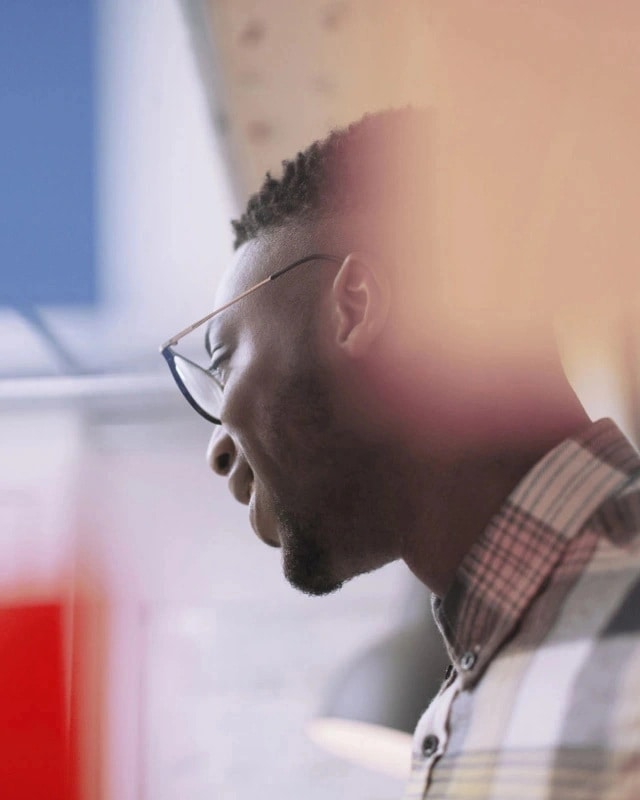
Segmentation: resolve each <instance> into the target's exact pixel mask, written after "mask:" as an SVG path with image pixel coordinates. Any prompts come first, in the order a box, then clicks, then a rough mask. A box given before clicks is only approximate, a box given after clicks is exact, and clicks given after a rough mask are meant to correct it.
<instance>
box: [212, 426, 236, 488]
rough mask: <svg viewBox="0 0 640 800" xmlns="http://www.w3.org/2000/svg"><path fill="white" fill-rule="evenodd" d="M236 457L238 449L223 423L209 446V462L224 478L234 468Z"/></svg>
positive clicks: (216, 430)
mask: <svg viewBox="0 0 640 800" xmlns="http://www.w3.org/2000/svg"><path fill="white" fill-rule="evenodd" d="M236 457H237V450H236V446H235V444H234V442H233V439H232V438H231V436H229V434H228V433H227V432H226V431H225V430H224V428H223V427H222V425H219V426H217V427H216V429H215V431H214V432H213V434H212V436H211V440H210V441H209V447H208V448H207V463H208V464H209V466H210V467H211V469H212V470H213V471H214V472H215V473H216V474H217V475H220V476H222V477H223V478H224V477H225V476H226V475H228V474H229V473H230V472H231V470H232V469H233V464H234V461H235V460H236Z"/></svg>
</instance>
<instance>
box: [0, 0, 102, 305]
mask: <svg viewBox="0 0 640 800" xmlns="http://www.w3.org/2000/svg"><path fill="white" fill-rule="evenodd" d="M94 37H95V31H94V20H93V8H92V4H91V2H90V1H89V0H0V306H2V305H4V306H6V305H13V306H18V307H27V306H33V305H89V304H93V303H95V302H96V299H97V298H96V290H97V281H96V259H95V196H94V195H95V155H96V154H95V99H94V95H95V83H94V77H95V76H94V72H95V65H94V56H95V53H94V51H95V41H94Z"/></svg>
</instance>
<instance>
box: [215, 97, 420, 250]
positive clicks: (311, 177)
mask: <svg viewBox="0 0 640 800" xmlns="http://www.w3.org/2000/svg"><path fill="white" fill-rule="evenodd" d="M430 131H431V114H430V112H428V111H427V110H425V109H415V108H410V107H408V108H402V109H389V110H386V111H379V112H376V113H371V114H366V115H365V116H364V117H362V119H360V120H359V121H358V122H354V123H353V124H351V125H349V126H348V127H347V128H343V129H337V130H334V131H332V132H331V133H330V134H329V135H328V136H327V137H326V138H325V139H322V140H319V141H315V142H313V144H311V145H310V146H309V147H307V148H306V150H303V151H302V152H300V153H298V155H297V156H296V157H295V158H294V159H293V160H291V161H283V162H282V167H283V169H282V175H281V177H280V178H274V177H273V176H272V175H271V173H269V172H268V173H267V174H266V177H265V179H264V182H263V184H262V186H261V187H260V189H259V190H258V191H257V192H256V193H255V194H253V195H252V196H251V197H250V198H249V200H248V202H247V206H246V209H245V212H244V214H243V215H242V216H241V217H240V219H238V220H233V221H232V223H231V224H232V226H233V230H234V232H235V243H234V246H235V248H236V249H237V248H238V247H240V246H241V245H242V244H244V243H245V242H247V241H249V240H251V239H255V238H256V237H257V236H259V235H260V234H261V233H266V232H268V231H270V230H273V229H275V228H280V227H283V226H285V225H287V224H290V223H295V222H306V221H308V220H314V219H320V218H323V217H328V216H331V215H334V214H339V215H344V214H349V213H353V212H357V213H364V214H366V215H370V216H371V221H372V223H373V222H374V218H375V217H380V215H381V214H385V213H386V215H387V218H389V215H390V214H391V216H392V217H393V218H394V220H395V221H394V225H395V228H396V232H397V231H398V225H397V223H398V222H399V218H400V217H401V216H402V213H403V209H410V208H411V207H412V205H411V204H412V203H414V204H415V203H420V201H421V200H423V199H424V197H425V191H426V186H425V182H426V180H427V175H426V173H425V170H424V167H425V165H426V164H427V162H428V160H429V145H430ZM414 207H415V208H422V207H423V206H422V205H419V206H414Z"/></svg>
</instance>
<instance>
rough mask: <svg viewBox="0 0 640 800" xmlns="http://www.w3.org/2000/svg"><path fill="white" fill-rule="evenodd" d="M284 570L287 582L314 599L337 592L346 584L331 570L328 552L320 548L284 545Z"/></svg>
mask: <svg viewBox="0 0 640 800" xmlns="http://www.w3.org/2000/svg"><path fill="white" fill-rule="evenodd" d="M282 569H283V572H284V576H285V578H286V579H287V581H288V582H289V583H290V584H291V585H292V586H293V587H294V588H295V589H298V590H299V591H301V592H304V593H305V594H308V595H312V596H314V597H320V596H322V595H326V594H331V593H332V592H337V591H338V589H340V588H341V587H342V585H343V584H344V582H345V579H344V578H338V577H337V576H336V575H334V574H333V571H332V570H331V569H330V568H329V559H328V557H327V553H326V551H324V550H323V549H322V548H319V547H315V546H314V547H310V546H309V543H308V542H307V543H306V546H304V547H296V546H294V547H291V546H288V543H287V542H285V543H283V547H282Z"/></svg>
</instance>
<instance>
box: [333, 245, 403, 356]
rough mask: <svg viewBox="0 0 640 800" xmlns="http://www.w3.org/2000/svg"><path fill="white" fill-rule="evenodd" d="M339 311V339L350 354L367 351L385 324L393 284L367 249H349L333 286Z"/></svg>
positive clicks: (360, 353)
mask: <svg viewBox="0 0 640 800" xmlns="http://www.w3.org/2000/svg"><path fill="white" fill-rule="evenodd" d="M332 294H333V302H334V310H335V313H336V319H337V325H336V343H337V344H338V346H340V347H342V348H343V349H344V350H345V351H346V352H347V353H348V355H350V356H352V357H354V358H359V357H360V356H362V355H364V354H365V353H366V352H367V351H368V350H369V348H370V347H371V345H372V344H373V342H374V341H375V340H376V338H377V337H378V335H379V334H380V332H381V331H382V329H383V328H384V326H385V323H386V321H387V317H388V313H389V301H390V286H389V281H388V278H387V276H386V274H385V273H384V272H383V271H382V270H381V269H379V268H378V269H374V264H373V262H372V259H371V258H370V257H369V256H368V255H366V254H364V253H350V254H349V255H348V256H347V257H346V258H345V260H344V261H343V262H342V265H341V267H340V269H339V270H338V274H337V275H336V277H335V280H334V282H333V287H332Z"/></svg>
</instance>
